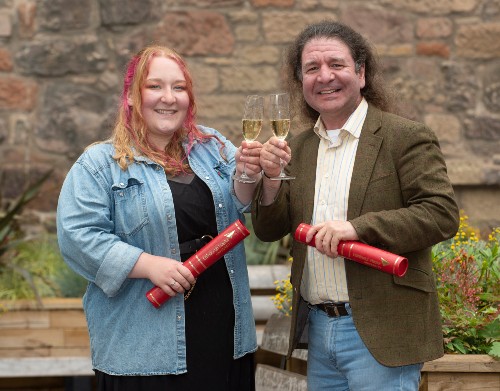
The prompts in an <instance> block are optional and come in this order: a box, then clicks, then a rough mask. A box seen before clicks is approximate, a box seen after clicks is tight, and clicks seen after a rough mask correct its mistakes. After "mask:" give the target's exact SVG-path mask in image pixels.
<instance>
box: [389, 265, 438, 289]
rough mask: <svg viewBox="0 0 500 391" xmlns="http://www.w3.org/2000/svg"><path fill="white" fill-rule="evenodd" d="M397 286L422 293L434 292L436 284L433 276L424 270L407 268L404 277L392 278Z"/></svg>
mask: <svg viewBox="0 0 500 391" xmlns="http://www.w3.org/2000/svg"><path fill="white" fill-rule="evenodd" d="M393 278H394V282H395V283H396V284H397V285H401V286H407V287H409V288H414V289H418V290H421V291H423V292H435V291H436V282H435V281H434V277H433V275H429V274H428V273H427V272H426V271H425V270H422V269H416V268H411V267H409V268H408V270H407V271H406V274H405V275H404V277H397V276H393Z"/></svg>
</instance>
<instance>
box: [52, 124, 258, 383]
mask: <svg viewBox="0 0 500 391" xmlns="http://www.w3.org/2000/svg"><path fill="white" fill-rule="evenodd" d="M200 130H202V131H203V132H204V133H213V134H216V135H217V136H218V137H219V139H220V140H222V141H223V142H224V143H225V148H224V154H225V156H226V158H227V161H224V159H222V157H221V155H220V143H219V142H218V141H217V140H215V139H213V138H212V139H210V140H209V141H204V142H201V141H198V142H196V143H195V144H194V145H193V148H192V150H191V152H190V154H189V157H188V159H189V164H190V166H191V168H192V170H193V171H194V173H195V174H196V175H198V177H200V178H201V179H202V180H203V181H204V182H205V183H206V184H207V186H208V187H209V188H210V190H211V192H212V195H213V199H214V204H215V213H216V220H217V229H218V231H219V232H221V231H223V230H224V229H225V228H226V227H227V226H228V225H230V224H231V223H232V222H233V221H235V220H236V219H240V220H242V221H244V220H243V214H242V213H243V212H244V211H246V209H247V208H248V205H243V204H241V203H240V202H239V200H238V199H237V198H236V195H235V194H234V188H233V186H232V180H231V175H232V173H233V172H234V170H235V159H234V154H235V151H236V147H235V146H234V145H233V144H232V143H231V142H230V141H229V140H227V139H226V138H224V137H223V136H222V135H221V134H220V133H218V132H217V131H215V130H213V129H210V128H206V127H201V126H200ZM184 147H186V145H184ZM113 154H114V147H113V145H112V144H111V143H101V144H96V145H94V146H92V147H90V148H89V149H87V150H86V151H85V152H84V153H83V154H82V155H81V156H80V157H79V159H78V160H77V161H76V163H75V164H74V165H73V167H72V168H71V170H70V171H69V173H68V175H67V177H66V179H65V181H64V184H63V186H62V189H61V194H60V197H59V203H58V208H57V233H58V240H59V246H60V249H61V253H62V254H63V257H64V259H65V261H66V262H67V263H68V265H69V266H70V267H71V268H72V269H73V270H75V271H76V272H77V273H79V274H80V275H82V276H83V277H85V278H86V279H87V280H88V281H89V284H88V287H87V291H86V293H85V295H84V298H83V306H84V311H85V316H86V319H87V324H88V329H89V334H90V345H91V352H92V365H93V367H94V368H95V369H98V370H100V371H102V372H105V373H108V374H114V375H162V374H180V373H184V372H186V371H187V367H186V339H185V325H184V300H183V295H177V296H175V297H173V298H171V299H170V300H169V301H167V302H166V303H165V304H163V306H161V307H160V308H159V309H156V308H155V307H153V306H152V305H151V303H150V302H149V301H148V300H147V299H146V296H145V295H146V292H147V291H148V290H149V289H151V288H152V287H153V284H152V283H151V281H150V280H148V279H131V278H127V276H128V274H129V273H130V271H131V270H132V268H133V267H134V265H135V263H136V261H137V259H138V257H139V255H140V254H141V253H142V252H143V251H145V252H147V253H150V254H153V255H158V256H164V257H168V258H172V259H176V260H178V261H180V254H179V243H178V238H177V228H176V220H175V211H174V205H173V200H172V193H171V191H170V188H169V185H168V182H167V178H166V175H165V172H164V170H163V168H162V167H161V166H160V165H158V164H156V163H154V162H152V161H151V160H149V159H147V158H145V157H140V156H139V157H136V159H135V162H134V163H133V164H131V165H129V166H128V168H127V170H125V171H123V170H122V169H121V168H120V167H119V166H118V164H117V163H116V161H115V160H114V159H113ZM225 260H226V267H227V271H228V274H229V278H230V280H231V284H232V287H233V297H234V299H233V300H234V311H235V325H234V358H239V357H241V356H243V355H245V354H246V353H249V352H253V351H255V350H256V349H257V342H256V333H255V322H254V318H253V312H252V302H251V297H250V288H249V282H248V272H247V267H246V262H245V250H244V246H243V243H242V242H241V243H239V244H238V245H237V246H235V247H234V248H233V249H232V250H231V251H229V252H228V253H227V254H226V255H225ZM207 338H210V336H209V335H207Z"/></svg>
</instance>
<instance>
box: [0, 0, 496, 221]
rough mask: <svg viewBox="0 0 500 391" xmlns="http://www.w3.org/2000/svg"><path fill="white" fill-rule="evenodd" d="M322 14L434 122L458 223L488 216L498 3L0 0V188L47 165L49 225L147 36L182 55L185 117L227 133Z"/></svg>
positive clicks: (44, 211)
mask: <svg viewBox="0 0 500 391" xmlns="http://www.w3.org/2000/svg"><path fill="white" fill-rule="evenodd" d="M327 17H328V18H332V19H336V20H340V21H343V22H346V23H348V24H350V25H352V26H353V27H354V28H356V29H357V30H359V31H360V32H362V33H363V34H365V35H366V36H367V37H368V38H369V39H370V40H371V41H372V42H373V43H374V45H375V47H376V49H377V51H378V53H379V55H380V56H381V58H382V62H383V65H384V71H385V77H386V79H387V81H388V82H389V83H391V85H392V86H393V87H394V88H395V90H396V91H397V92H398V93H399V96H400V101H401V103H402V107H403V108H404V113H405V115H406V116H408V117H410V118H413V119H416V120H419V121H422V122H425V123H427V124H428V125H430V126H431V127H432V128H433V129H434V130H435V131H436V133H437V134H438V136H439V138H440V141H441V145H442V148H443V150H444V153H445V155H446V159H447V163H448V167H449V174H450V177H451V179H452V181H453V183H454V185H455V188H456V193H457V198H458V200H459V203H460V206H461V207H462V208H463V209H464V210H465V212H466V213H467V214H468V215H469V217H470V220H471V223H473V224H475V225H477V226H480V227H481V228H482V229H483V230H488V228H490V227H493V226H498V225H500V213H499V210H500V207H499V206H498V203H499V199H500V197H499V194H500V186H499V184H500V151H499V145H500V142H499V140H500V0H439V1H435V0H433V1H431V0H371V1H352V0H351V1H348V0H141V1H137V0H38V1H35V0H0V164H1V169H0V171H1V172H2V173H3V177H2V179H1V187H0V195H1V196H2V197H3V199H4V200H6V199H9V198H12V197H14V196H15V195H17V194H19V192H20V189H22V187H23V186H24V185H25V183H26V182H27V181H28V180H29V179H33V178H34V177H36V176H39V175H40V174H41V173H43V172H44V171H46V170H47V169H49V168H51V167H55V168H56V169H55V172H54V175H53V176H52V177H51V183H48V184H47V185H46V187H45V192H44V196H43V197H40V198H38V199H37V201H36V202H35V203H33V204H32V209H33V213H34V214H35V216H36V218H37V219H39V220H41V221H42V222H44V223H47V225H51V224H52V223H53V215H54V211H55V207H56V202H57V196H58V192H59V188H60V185H61V183H62V180H63V178H64V176H65V174H66V172H67V170H68V169H69V167H70V166H71V164H72V163H73V162H74V160H75V159H76V157H77V156H78V155H79V154H80V153H81V152H82V150H83V148H84V147H85V146H86V145H88V144H89V143H91V142H93V141H95V140H99V139H104V138H106V137H107V136H108V135H109V134H110V128H111V126H112V124H113V121H114V115H115V110H116V107H117V103H118V94H119V90H120V85H121V78H122V72H123V69H124V65H125V63H126V61H127V60H128V59H129V57H130V56H131V55H132V54H133V53H135V52H136V51H137V50H139V49H140V48H142V47H143V46H144V45H146V44H148V43H151V42H159V43H162V44H165V45H168V46H171V47H173V48H176V49H177V50H178V51H179V52H181V53H182V54H183V55H184V56H185V57H186V58H187V60H188V62H189V65H190V67H191V70H192V72H193V74H194V78H195V87H196V91H197V98H198V102H197V103H198V113H199V116H198V117H199V123H202V124H206V125H209V126H212V127H215V128H217V129H219V130H221V131H222V132H224V133H225V134H227V135H228V137H229V138H230V139H231V140H232V141H233V142H235V143H239V142H240V141H241V136H240V118H241V113H242V103H243V99H244V96H245V95H246V94H249V93H260V94H266V93H270V92H273V91H277V90H278V89H279V86H278V83H279V78H280V74H279V63H280V57H281V54H282V52H283V49H284V48H285V46H286V45H287V43H289V41H290V39H291V38H292V37H293V36H294V35H295V34H296V33H297V32H298V31H299V30H300V29H302V27H304V25H306V24H307V23H309V22H315V21H319V20H322V19H324V18H327ZM269 136H270V131H269V129H265V130H264V131H263V133H262V134H261V136H260V138H259V139H260V140H261V141H264V140H265V139H266V138H267V137H269Z"/></svg>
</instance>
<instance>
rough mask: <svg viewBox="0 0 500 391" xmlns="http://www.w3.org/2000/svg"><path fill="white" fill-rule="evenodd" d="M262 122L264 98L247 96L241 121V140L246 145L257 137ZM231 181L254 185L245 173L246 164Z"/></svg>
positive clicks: (253, 181)
mask: <svg viewBox="0 0 500 391" xmlns="http://www.w3.org/2000/svg"><path fill="white" fill-rule="evenodd" d="M263 120H264V98H263V97H262V96H259V95H249V96H247V98H246V101H245V112H244V113H243V120H242V130H243V138H244V139H245V141H246V142H247V143H251V142H252V141H254V140H255V139H256V138H257V137H258V136H259V133H260V131H261V129H262V121H263ZM233 179H234V180H237V181H238V182H242V183H255V179H253V178H250V177H249V176H248V175H247V173H246V164H244V165H243V172H242V173H241V175H240V176H238V175H236V174H235V175H234V176H233Z"/></svg>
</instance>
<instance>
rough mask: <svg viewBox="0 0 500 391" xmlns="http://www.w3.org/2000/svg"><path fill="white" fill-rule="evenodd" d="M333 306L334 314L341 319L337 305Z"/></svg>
mask: <svg viewBox="0 0 500 391" xmlns="http://www.w3.org/2000/svg"><path fill="white" fill-rule="evenodd" d="M332 306H333V313H334V314H335V316H336V317H339V316H340V312H339V309H338V308H337V306H336V305H335V304H333V305H332Z"/></svg>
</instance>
